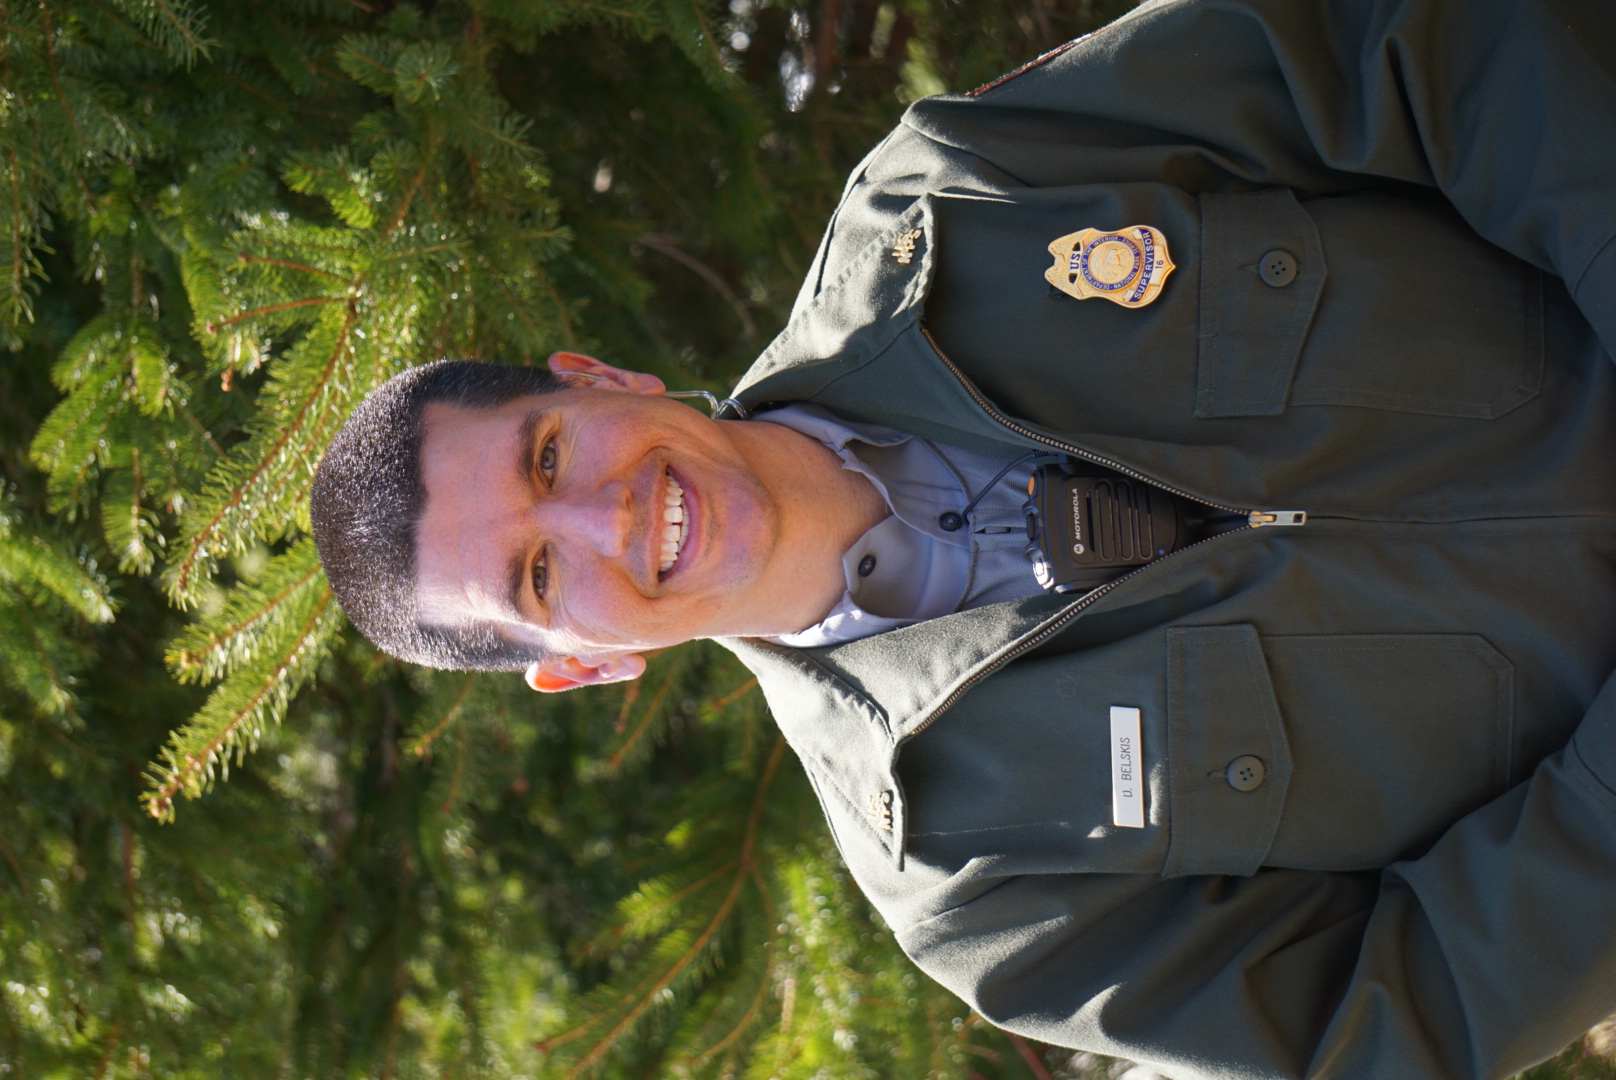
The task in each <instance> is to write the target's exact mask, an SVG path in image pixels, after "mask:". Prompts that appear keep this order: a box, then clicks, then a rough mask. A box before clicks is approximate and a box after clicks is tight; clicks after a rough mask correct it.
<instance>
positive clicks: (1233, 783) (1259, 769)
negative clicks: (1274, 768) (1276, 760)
mask: <svg viewBox="0 0 1616 1080" xmlns="http://www.w3.org/2000/svg"><path fill="white" fill-rule="evenodd" d="M1223 775H1224V776H1226V777H1228V778H1229V786H1230V787H1232V788H1234V789H1235V790H1236V791H1256V790H1257V789H1258V788H1260V787H1262V782H1263V781H1264V780H1266V779H1267V778H1268V766H1266V765H1264V764H1263V763H1262V758H1259V757H1252V756H1251V755H1250V754H1241V755H1240V756H1239V757H1237V758H1235V759H1234V760H1233V761H1231V762H1229V767H1228V768H1227V769H1225V770H1224V773H1223Z"/></svg>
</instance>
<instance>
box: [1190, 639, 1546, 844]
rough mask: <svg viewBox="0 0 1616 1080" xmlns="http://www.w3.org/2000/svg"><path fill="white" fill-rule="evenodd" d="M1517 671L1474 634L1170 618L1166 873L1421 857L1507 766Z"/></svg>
mask: <svg viewBox="0 0 1616 1080" xmlns="http://www.w3.org/2000/svg"><path fill="white" fill-rule="evenodd" d="M1513 707H1514V669H1513V667H1512V665H1511V664H1510V663H1509V661H1508V660H1507V659H1505V657H1504V656H1503V655H1501V654H1500V653H1499V652H1498V651H1497V650H1496V649H1494V648H1493V647H1492V646H1491V645H1490V644H1488V643H1487V642H1486V641H1485V640H1484V639H1482V638H1480V637H1478V636H1476V635H1473V634H1322V635H1302V636H1281V637H1266V638H1261V639H1259V638H1258V636H1257V633H1256V631H1255V630H1254V629H1253V628H1251V627H1250V626H1243V625H1242V626H1210V627H1181V628H1176V629H1173V630H1170V631H1168V743H1169V757H1170V759H1171V761H1172V780H1171V785H1172V793H1171V825H1172V842H1171V845H1170V847H1169V849H1168V854H1167V862H1166V865H1165V868H1164V872H1165V873H1166V874H1168V875H1179V874H1205V873H1221V874H1251V873H1255V872H1256V870H1257V869H1258V868H1259V867H1260V866H1265V865H1266V866H1285V867H1293V868H1297V869H1309V870H1360V869H1371V868H1375V867H1380V866H1384V865H1385V864H1386V863H1388V862H1391V861H1393V860H1395V859H1398V858H1404V857H1408V856H1411V855H1416V854H1418V853H1419V852H1421V851H1423V850H1424V849H1425V848H1426V847H1428V846H1429V845H1430V844H1431V843H1432V842H1433V841H1434V840H1436V838H1437V837H1438V836H1440V835H1441V834H1442V833H1443V831H1445V830H1446V829H1447V827H1448V826H1449V825H1450V824H1451V823H1452V822H1453V821H1455V820H1456V819H1457V818H1459V817H1461V816H1462V815H1464V814H1466V813H1469V812H1470V811H1471V810H1474V809H1476V808H1477V807H1479V806H1481V805H1482V804H1483V803H1485V802H1488V801H1489V800H1491V799H1493V798H1495V797H1497V796H1498V795H1500V794H1502V793H1503V791H1504V790H1505V789H1506V788H1507V787H1508V785H1509V784H1510V782H1511V781H1512V779H1513V777H1512V776H1511V768H1512V761H1511V750H1512V747H1513V736H1514V731H1513V719H1514V713H1513Z"/></svg>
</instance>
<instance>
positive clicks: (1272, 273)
mask: <svg viewBox="0 0 1616 1080" xmlns="http://www.w3.org/2000/svg"><path fill="white" fill-rule="evenodd" d="M1297 268H1298V264H1297V262H1296V256H1295V255H1292V254H1291V253H1290V252H1288V251H1286V250H1285V249H1284V248H1275V249H1274V250H1273V251H1270V252H1269V253H1268V254H1266V255H1264V256H1263V257H1262V262H1260V263H1258V264H1257V274H1258V276H1259V277H1261V278H1262V279H1263V281H1264V282H1265V283H1267V284H1269V285H1272V286H1273V287H1274V288H1276V289H1283V288H1284V287H1285V286H1287V285H1289V284H1290V283H1291V282H1293V281H1295V280H1296V271H1297Z"/></svg>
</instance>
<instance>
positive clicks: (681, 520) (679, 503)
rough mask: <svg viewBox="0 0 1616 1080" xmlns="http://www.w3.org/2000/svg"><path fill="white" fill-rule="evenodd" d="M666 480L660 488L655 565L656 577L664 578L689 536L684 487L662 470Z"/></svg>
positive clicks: (681, 551)
mask: <svg viewBox="0 0 1616 1080" xmlns="http://www.w3.org/2000/svg"><path fill="white" fill-rule="evenodd" d="M662 475H663V478H664V479H666V480H667V484H666V486H665V487H664V488H663V489H662V559H661V562H660V564H659V565H658V567H657V578H658V580H661V579H663V578H666V577H667V576H668V574H669V573H671V572H672V571H673V568H674V566H675V564H677V563H678V561H679V556H680V555H682V554H683V553H684V548H685V541H686V540H687V539H689V537H690V514H689V512H688V511H687V510H686V508H685V489H684V488H682V487H680V486H679V481H677V480H675V479H674V478H673V473H671V472H669V471H667V470H663V474H662Z"/></svg>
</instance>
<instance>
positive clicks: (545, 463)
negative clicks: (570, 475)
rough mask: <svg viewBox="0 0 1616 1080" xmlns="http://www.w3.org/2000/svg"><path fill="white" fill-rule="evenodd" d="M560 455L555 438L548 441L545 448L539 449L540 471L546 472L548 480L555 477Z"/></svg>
mask: <svg viewBox="0 0 1616 1080" xmlns="http://www.w3.org/2000/svg"><path fill="white" fill-rule="evenodd" d="M558 456H559V455H558V454H557V453H556V445H555V440H554V439H550V440H549V441H547V442H546V443H545V444H544V449H542V450H540V451H539V472H541V473H543V474H544V478H545V479H546V480H553V479H555V468H556V458H557V457H558Z"/></svg>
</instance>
